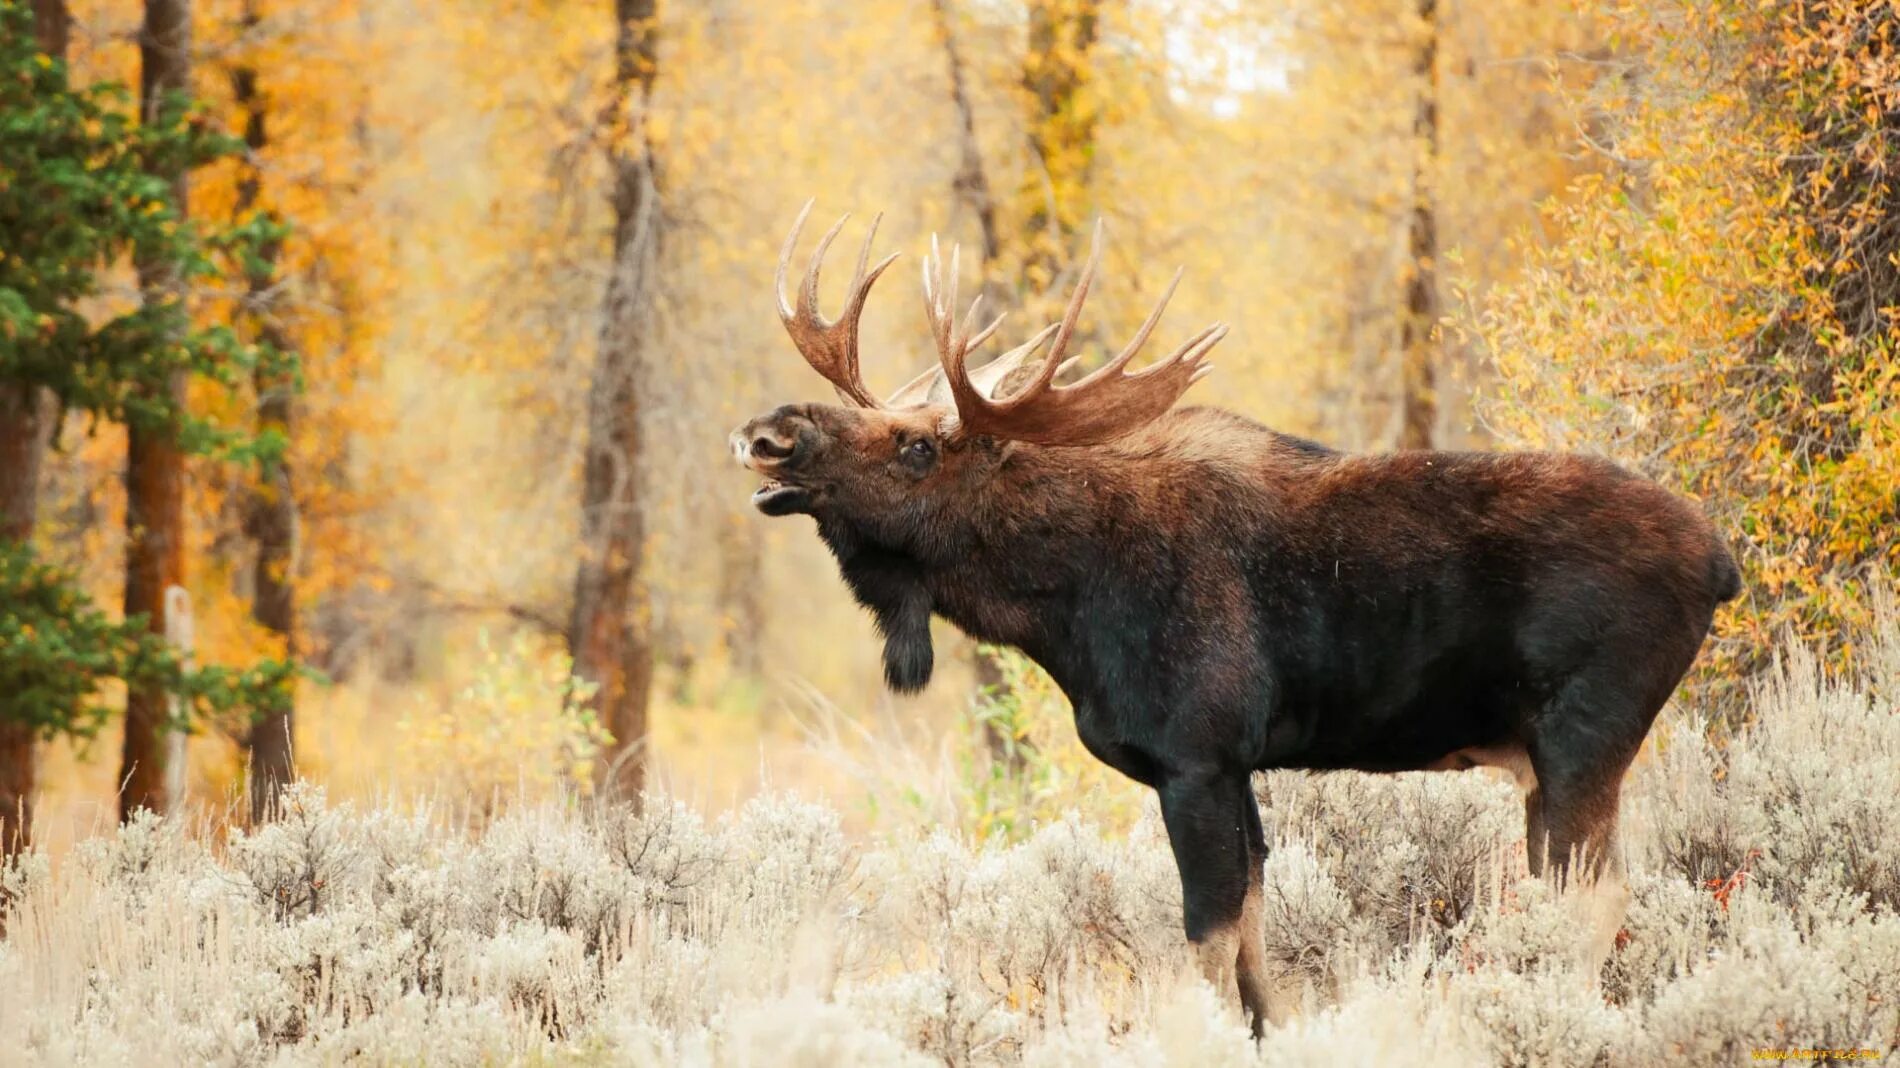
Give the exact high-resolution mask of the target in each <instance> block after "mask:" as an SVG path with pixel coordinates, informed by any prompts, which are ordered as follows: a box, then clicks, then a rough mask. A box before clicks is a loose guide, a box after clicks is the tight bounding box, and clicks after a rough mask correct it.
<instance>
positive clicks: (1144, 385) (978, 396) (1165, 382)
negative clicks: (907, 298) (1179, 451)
mask: <svg viewBox="0 0 1900 1068" xmlns="http://www.w3.org/2000/svg"><path fill="white" fill-rule="evenodd" d="M1101 259H1102V224H1101V222H1100V221H1097V222H1096V224H1095V236H1094V238H1093V240H1092V242H1091V244H1090V248H1089V259H1088V264H1087V266H1085V267H1083V268H1082V275H1081V277H1080V278H1079V279H1077V281H1076V284H1075V294H1074V296H1072V297H1070V298H1069V307H1068V310H1067V312H1065V313H1064V314H1063V316H1062V321H1061V322H1059V323H1052V324H1050V325H1049V326H1047V327H1044V328H1043V329H1042V330H1041V331H1039V332H1038V333H1037V334H1036V335H1035V336H1034V337H1032V338H1030V339H1029V340H1028V341H1026V342H1024V343H1023V344H1021V345H1018V346H1017V347H1016V348H1013V349H1011V350H1010V351H1008V352H1006V353H1004V354H1003V355H1001V356H999V357H997V358H996V359H995V360H992V361H991V362H990V363H988V364H986V365H984V367H983V368H982V369H981V370H980V371H977V372H974V373H973V372H971V371H970V369H969V366H968V360H969V356H970V352H971V350H972V349H974V348H976V347H977V346H978V345H980V344H982V343H983V342H984V340H986V339H987V338H988V337H989V336H990V335H991V334H993V333H995V331H996V328H997V327H998V326H1000V325H1001V324H1002V318H1001V317H1000V316H999V317H998V318H997V319H996V320H995V321H993V322H991V323H990V324H989V325H988V326H986V327H984V328H983V329H981V330H977V331H975V332H974V333H972V328H973V327H974V326H975V324H976V321H977V311H978V309H979V308H980V307H981V306H982V303H983V298H982V297H980V296H979V297H978V298H977V299H976V300H974V301H972V302H971V304H970V310H969V311H968V312H967V313H966V314H965V315H964V317H963V322H962V323H961V324H959V323H957V322H956V318H955V316H956V312H955V307H956V300H957V249H956V248H955V247H954V246H953V247H952V249H951V252H950V269H949V271H948V273H947V275H946V273H945V271H944V270H943V260H942V257H941V256H940V255H939V253H938V250H937V243H936V239H935V238H932V239H931V245H930V256H929V258H928V259H926V260H925V261H924V307H925V311H926V312H927V314H928V315H929V318H930V328H931V333H932V334H933V335H935V337H936V339H937V357H938V359H939V360H940V361H941V362H942V364H943V373H944V377H945V379H946V381H947V383H948V385H949V388H950V396H951V399H953V400H954V401H955V402H956V406H957V419H958V423H959V426H958V431H957V432H958V433H959V434H960V435H963V436H969V435H975V434H986V435H990V436H993V437H998V438H1006V439H1009V440H1012V441H1027V442H1031V443H1034V444H1037V445H1096V444H1100V443H1102V442H1104V441H1112V440H1114V439H1115V438H1118V437H1121V436H1122V435H1124V434H1127V433H1129V432H1130V431H1132V430H1135V429H1136V428H1138V427H1140V426H1142V425H1143V424H1145V423H1147V422H1149V421H1150V420H1153V419H1155V418H1157V417H1159V416H1160V415H1161V414H1162V413H1163V412H1166V411H1167V410H1168V409H1169V408H1171V407H1173V405H1174V402H1175V401H1176V400H1179V399H1180V397H1181V394H1182V393H1184V392H1186V391H1187V388H1188V386H1190V385H1192V384H1193V383H1194V382H1195V381H1196V380H1197V379H1199V378H1200V377H1201V376H1202V375H1205V374H1207V373H1208V372H1209V371H1211V370H1213V368H1212V367H1211V366H1210V365H1208V364H1206V363H1204V362H1202V357H1204V356H1206V355H1207V352H1208V350H1209V349H1212V348H1213V347H1214V346H1215V345H1216V344H1217V343H1219V341H1220V339H1221V338H1223V337H1226V336H1227V327H1226V326H1224V325H1222V324H1220V323H1215V324H1213V325H1211V326H1209V327H1207V328H1206V329H1204V330H1202V331H1201V332H1200V333H1198V334H1195V335H1194V336H1193V337H1191V338H1189V339H1188V340H1187V341H1186V342H1184V343H1183V344H1182V345H1181V346H1180V347H1179V348H1177V349H1175V350H1174V351H1173V352H1171V353H1169V354H1168V355H1167V356H1165V357H1163V358H1162V359H1161V360H1159V361H1157V362H1156V363H1155V365H1154V366H1152V367H1149V368H1147V369H1145V370H1142V371H1139V372H1136V373H1135V374H1127V373H1125V372H1124V371H1123V368H1125V367H1126V366H1127V365H1128V361H1130V360H1132V359H1134V358H1135V354H1136V353H1138V352H1140V351H1141V347H1142V346H1143V345H1144V344H1146V343H1147V341H1148V336H1149V335H1150V334H1152V333H1154V328H1155V325H1156V324H1157V323H1159V322H1160V321H1161V313H1162V311H1163V310H1164V309H1166V308H1167V306H1168V300H1169V298H1171V297H1173V296H1174V287H1175V286H1176V285H1178V284H1180V281H1181V272H1180V271H1176V272H1175V273H1174V280H1173V281H1172V282H1169V283H1168V289H1167V292H1165V293H1163V294H1161V300H1160V302H1159V303H1157V304H1156V305H1155V307H1154V311H1152V312H1149V313H1148V318H1147V320H1146V321H1144V322H1143V323H1142V324H1141V329H1140V330H1137V331H1136V332H1135V337H1134V339H1133V340H1132V341H1130V342H1129V343H1128V346H1127V347H1126V348H1124V349H1122V350H1121V352H1119V353H1117V354H1116V356H1115V358H1114V359H1112V360H1110V361H1108V363H1106V364H1104V365H1102V366H1101V367H1100V368H1098V369H1096V370H1095V371H1094V372H1093V373H1091V374H1090V375H1089V376H1088V377H1086V378H1084V379H1082V380H1081V381H1080V382H1076V383H1075V384H1073V385H1068V386H1058V385H1055V384H1054V382H1055V377H1056V375H1057V374H1058V373H1059V372H1060V371H1062V370H1063V369H1064V368H1065V367H1068V366H1069V365H1071V364H1072V363H1073V362H1074V361H1073V360H1072V359H1069V358H1067V355H1066V354H1067V350H1068V346H1069V340H1070V338H1072V337H1073V336H1074V335H1075V324H1076V321H1077V320H1078V319H1080V318H1081V315H1082V305H1083V303H1084V302H1085V301H1086V300H1087V299H1088V294H1089V287H1090V286H1091V285H1092V284H1094V281H1095V269H1096V267H1097V266H1098V265H1099V264H1100V262H1101ZM1052 337H1053V339H1054V340H1053V341H1051V340H1050V339H1051V338H1052ZM1045 343H1048V345H1049V352H1048V354H1047V355H1046V356H1044V357H1043V361H1042V365H1041V366H1040V367H1039V368H1037V371H1036V374H1035V377H1034V378H1033V379H1031V380H1030V381H1029V382H1028V383H1027V384H1025V385H1024V386H1023V387H1022V388H1020V389H1018V390H1016V391H1015V392H1014V393H1013V394H1012V395H1011V396H1009V397H1004V398H998V399H994V400H992V399H991V397H990V396H989V394H990V392H991V391H992V390H995V389H997V388H998V387H999V386H1000V385H1001V384H1002V379H1003V378H1004V377H1005V376H1007V375H1008V374H1009V373H1010V372H1012V371H1014V370H1016V368H1017V367H1019V366H1021V364H1022V363H1023V361H1024V360H1025V359H1026V358H1027V357H1028V356H1029V355H1030V354H1031V353H1033V352H1035V351H1036V350H1037V349H1039V348H1041V347H1042V346H1043V345H1044V344H1045ZM979 375H980V376H982V378H983V379H984V381H981V382H978V381H976V380H975V379H976V377H977V376H979ZM992 379H993V380H994V381H991V380H992Z"/></svg>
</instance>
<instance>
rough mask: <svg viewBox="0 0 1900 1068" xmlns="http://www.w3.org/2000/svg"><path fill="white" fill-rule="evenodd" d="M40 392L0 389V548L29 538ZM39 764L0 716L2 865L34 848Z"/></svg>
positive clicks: (46, 413) (40, 441)
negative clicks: (1, 544)
mask: <svg viewBox="0 0 1900 1068" xmlns="http://www.w3.org/2000/svg"><path fill="white" fill-rule="evenodd" d="M44 392H45V391H43V390H42V389H40V387H38V386H35V385H31V384H29V383H24V382H4V383H0V542H7V541H11V542H20V543H26V542H28V541H31V540H32V538H33V525H34V521H35V520H36V519H37V518H38V511H39V492H38V491H39V477H40V460H41V458H42V457H43V456H45V455H46V438H47V429H48V426H49V424H50V423H51V422H52V419H51V405H49V404H47V403H46V397H45V395H44ZM37 760H38V758H37V756H36V754H35V752H34V738H33V728H31V727H29V726H27V725H26V724H25V723H16V722H14V721H13V720H10V719H7V718H5V717H4V715H0V860H4V859H5V858H6V857H9V856H12V855H13V854H14V853H15V852H17V851H19V850H22V849H25V848H26V847H27V846H28V845H30V844H31V843H32V833H33V792H34V789H35V786H36V783H37V778H38V776H37V770H38V765H37Z"/></svg>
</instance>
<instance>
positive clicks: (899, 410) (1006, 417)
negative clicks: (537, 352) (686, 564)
mask: <svg viewBox="0 0 1900 1068" xmlns="http://www.w3.org/2000/svg"><path fill="white" fill-rule="evenodd" d="M810 212H811V205H810V204H809V203H807V204H806V205H805V209H804V210H803V211H801V212H800V213H799V216H798V220H797V222H796V223H794V224H793V226H792V232H791V235H790V236H789V237H788V238H787V239H786V241H785V247H784V249H783V251H782V252H781V253H780V255H779V263H778V276H777V284H776V289H777V292H778V311H779V318H780V319H781V320H783V322H784V323H785V329H786V332H787V333H789V334H790V335H791V337H792V342H793V343H794V344H795V345H796V346H797V347H798V351H799V353H800V354H802V355H803V356H804V357H805V361H806V362H807V363H809V364H811V366H812V369H813V370H815V371H817V372H818V373H819V374H820V375H823V376H824V378H825V380H826V381H828V382H830V383H831V385H832V388H833V389H835V390H836V391H837V394H838V398H839V400H840V401H841V402H842V403H841V404H838V405H826V404H794V405H786V406H784V407H781V408H777V409H775V410H773V411H771V412H768V413H766V414H765V415H762V416H760V417H758V418H756V419H754V420H752V421H751V422H749V423H747V424H746V425H744V426H743V427H740V428H739V429H738V430H736V431H734V432H733V435H732V448H733V452H734V454H735V455H736V456H737V457H738V459H739V460H740V462H741V463H743V464H744V465H745V466H747V467H748V468H750V469H751V470H753V471H754V472H756V473H758V474H759V475H762V476H763V477H764V479H765V483H764V485H763V486H761V487H760V489H759V491H758V492H757V493H756V494H754V495H753V498H752V500H753V503H754V504H755V505H756V506H757V507H758V509H759V510H760V511H761V512H764V513H765V514H766V515H772V516H781V515H790V514H793V513H807V514H811V515H814V516H818V517H820V518H821V520H822V519H823V518H826V517H835V518H837V519H840V520H843V521H846V522H849V523H851V524H852V525H854V526H859V527H864V528H871V529H877V530H880V531H883V532H886V533H889V534H891V535H893V536H894V538H895V539H896V540H897V541H899V542H901V543H905V544H909V543H914V542H916V541H917V540H919V539H920V538H926V537H927V536H928V534H929V532H928V530H927V529H926V528H927V526H928V524H929V523H931V522H932V520H933V519H938V518H941V517H942V515H943V513H944V511H945V510H946V509H951V508H957V509H964V510H967V509H968V508H969V507H970V504H971V501H972V499H973V497H974V496H975V495H977V494H980V493H982V492H983V490H984V484H985V482H986V481H987V480H988V479H989V477H990V476H991V475H992V474H993V473H994V471H995V469H996V465H997V461H998V459H999V458H1000V457H1001V456H1002V455H1003V454H1004V453H1005V452H1006V451H1007V450H1008V449H1009V448H1010V447H1011V446H1012V445H1014V444H1016V443H1029V444H1033V445H1039V446H1084V445H1097V444H1101V443H1102V442H1106V441H1110V440H1113V439H1115V438H1119V437H1122V436H1123V435H1126V434H1127V433H1129V432H1130V431H1133V430H1135V429H1137V428H1139V427H1141V426H1143V425H1145V424H1147V423H1149V422H1150V421H1152V420H1153V419H1155V418H1156V417H1157V416H1159V415H1161V414H1162V413H1164V412H1166V411H1167V410H1168V409H1169V408H1170V407H1172V406H1173V404H1174V402H1175V401H1176V400H1177V399H1178V398H1179V397H1180V396H1181V394H1182V393H1183V392H1185V391H1186V390H1187V388H1188V386H1189V385H1191V384H1193V383H1194V382H1195V381H1197V380H1198V379H1200V378H1201V377H1202V376H1203V375H1205V374H1207V373H1208V372H1209V371H1210V370H1212V367H1211V366H1210V365H1209V364H1208V363H1207V362H1206V360H1205V357H1206V355H1207V353H1208V350H1210V349H1212V348H1213V347H1214V345H1215V344H1216V343H1217V342H1219V341H1220V339H1221V338H1222V337H1223V336H1225V335H1226V333H1227V328H1226V327H1224V326H1221V325H1219V324H1214V325H1211V326H1208V327H1207V328H1205V329H1203V330H1201V331H1200V332H1199V333H1197V334H1195V335H1194V336H1192V337H1190V338H1189V339H1188V340H1187V341H1185V342H1183V343H1182V344H1181V345H1180V346H1179V347H1178V348H1176V349H1175V350H1174V351H1173V352H1171V353H1169V354H1168V355H1167V356H1166V357H1164V358H1163V359H1161V360H1160V361H1158V362H1156V363H1155V364H1154V365H1153V366H1151V367H1148V368H1147V369H1145V370H1142V371H1140V372H1137V373H1133V374H1131V373H1129V372H1128V370H1127V367H1128V364H1129V362H1130V361H1132V360H1133V359H1134V358H1135V356H1136V355H1137V354H1138V353H1140V352H1141V350H1142V347H1143V346H1144V345H1145V344H1146V343H1147V341H1148V338H1149V335H1151V334H1152V333H1153V332H1154V329H1155V326H1156V324H1157V323H1158V322H1159V321H1160V319H1161V313H1162V312H1163V310H1165V309H1166V308H1167V305H1168V300H1169V298H1170V297H1172V296H1173V294H1174V289H1175V285H1176V284H1178V283H1179V282H1180V279H1181V275H1180V273H1179V272H1177V273H1176V274H1175V278H1174V282H1173V283H1170V284H1169V286H1168V289H1167V291H1166V292H1165V293H1163V294H1162V296H1161V299H1160V301H1159V302H1157V303H1156V305H1155V308H1154V311H1153V312H1152V313H1150V314H1149V316H1148V318H1147V321H1146V322H1144V323H1142V325H1141V328H1140V329H1139V330H1138V331H1136V333H1135V336H1134V339H1133V340H1131V341H1130V342H1129V343H1128V345H1127V346H1126V347H1125V348H1123V349H1122V350H1121V352H1120V353H1118V354H1117V355H1116V356H1115V357H1114V358H1113V359H1111V360H1109V361H1108V362H1107V363H1106V364H1104V365H1102V366H1101V367H1100V368H1098V369H1096V370H1095V371H1094V372H1093V373H1091V374H1089V375H1087V376H1086V377H1084V378H1083V379H1081V380H1080V381H1078V382H1075V383H1074V384H1071V385H1058V384H1057V382H1056V379H1057V376H1058V375H1060V374H1062V373H1063V372H1064V371H1065V370H1067V369H1069V368H1071V367H1072V366H1074V364H1075V362H1076V360H1075V358H1073V357H1070V356H1069V354H1068V349H1069V344H1070V341H1071V340H1072V339H1073V338H1074V336H1075V329H1076V323H1077V321H1078V320H1079V318H1080V317H1081V314H1082V307H1083V304H1084V302H1085V301H1086V300H1087V299H1088V294H1089V289H1090V287H1091V286H1092V285H1093V284H1094V281H1095V273H1096V269H1097V267H1098V266H1099V264H1100V261H1101V253H1102V226H1101V224H1100V223H1097V224H1096V227H1095V235H1094V242H1093V245H1092V248H1091V251H1090V254H1089V258H1088V262H1087V264H1086V265H1085V266H1084V267H1083V269H1082V273H1081V275H1080V278H1079V280H1078V281H1077V282H1076V286H1075V291H1074V295H1073V296H1072V297H1071V299H1070V301H1069V304H1068V308H1067V311H1066V313H1065V314H1064V315H1063V317H1062V320H1061V321H1060V322H1057V323H1052V324H1050V325H1048V326H1047V327H1045V328H1043V329H1042V330H1040V331H1038V332H1037V333H1036V334H1035V335H1034V336H1033V337H1031V338H1030V339H1029V340H1027V341H1025V342H1023V343H1022V344H1020V345H1018V346H1016V347H1015V348H1013V349H1010V350H1009V351H1008V352H1006V353H1004V354H1003V355H1001V356H999V357H997V358H996V359H994V360H992V361H990V362H989V363H987V364H985V365H984V366H982V367H980V368H977V369H975V370H971V369H970V368H969V366H968V364H969V358H970V355H971V354H972V353H973V352H975V351H976V349H977V348H978V347H979V346H981V345H982V344H983V343H984V342H985V341H987V340H988V339H989V338H990V337H991V335H993V334H995V332H996V330H997V328H998V327H1000V326H1001V325H1002V322H1003V317H1002V316H998V317H997V318H996V319H994V320H992V321H990V322H989V323H988V324H987V325H985V326H982V327H981V328H980V329H979V328H978V327H977V324H978V323H979V321H980V320H979V318H978V316H979V315H980V313H981V311H982V303H983V300H982V298H981V297H978V298H976V299H975V300H974V301H972V302H971V303H970V307H969V310H968V311H967V312H966V313H965V314H964V316H963V318H962V320H961V321H960V322H959V321H958V320H957V317H956V305H957V268H958V250H957V249H956V248H954V247H953V248H952V249H951V253H950V258H949V261H948V263H947V264H946V263H945V261H944V259H943V257H942V256H941V255H940V254H939V251H938V247H937V242H936V239H935V238H934V237H933V238H932V239H931V250H930V255H929V256H927V257H926V258H925V260H924V270H923V287H924V310H925V313H926V315H927V316H928V318H929V321H930V328H931V333H932V335H933V336H934V337H935V339H936V344H937V357H938V361H939V366H937V367H933V368H931V369H930V370H928V371H926V372H925V373H923V374H922V375H919V376H918V377H917V378H916V379H914V380H912V381H911V382H910V383H908V384H907V385H905V386H904V387H903V388H901V389H899V390H898V391H897V392H895V393H893V394H891V395H890V396H889V397H887V398H885V399H884V400H882V401H880V400H878V399H877V397H875V396H874V395H873V394H872V393H871V391H870V390H869V389H867V388H866V387H865V385H864V380H863V378H862V377H861V375H860V374H859V370H858V368H859V366H860V363H859V355H858V320H859V317H860V316H861V315H862V314H863V313H864V304H865V300H866V298H867V297H868V296H869V295H870V292H871V287H872V286H873V285H875V284H876V283H877V280H878V278H879V277H880V276H881V275H883V273H884V271H885V270H886V269H887V268H889V267H890V265H891V264H892V262H893V261H895V260H896V259H897V254H896V253H893V254H891V255H890V256H887V257H885V258H884V259H883V260H881V261H879V262H878V263H877V264H876V266H870V265H869V263H870V256H871V247H872V241H873V239H874V238H875V237H876V236H877V224H878V218H881V216H879V217H878V218H874V219H873V220H872V222H871V227H870V232H869V233H868V234H867V235H866V236H865V239H864V245H863V247H862V248H861V249H860V250H859V252H858V262H857V270H856V272H855V273H854V274H853V276H852V279H851V285H850V288H849V290H848V295H847V297H846V299H845V306H844V310H843V312H842V313H841V314H840V315H839V316H838V318H837V319H835V320H827V319H826V318H824V317H823V316H822V315H821V314H820V313H819V311H818V308H817V303H818V278H819V270H820V268H821V267H822V265H823V261H824V256H825V252H826V250H827V249H829V248H830V247H831V243H832V241H833V240H834V239H836V238H837V236H838V234H839V232H840V231H841V230H842V229H843V228H844V225H845V222H846V221H847V220H848V219H849V218H850V217H849V216H846V217H845V218H843V219H840V220H838V222H837V224H836V225H834V226H833V227H832V228H831V229H830V230H829V231H827V232H826V233H825V235H824V237H823V238H821V239H820V240H819V242H818V247H817V249H816V250H815V251H814V252H813V253H812V257H811V263H810V266H809V267H808V268H807V270H806V272H805V277H804V281H803V283H802V284H801V285H800V286H799V287H798V296H797V301H796V304H795V305H790V304H787V303H786V302H785V277H786V273H787V270H788V268H789V266H790V263H791V258H792V252H793V249H794V248H795V246H796V245H797V242H798V236H799V234H800V232H801V231H802V230H803V229H804V225H805V218H806V216H807V215H808V214H810ZM1045 349H1046V351H1044V350H1045ZM1038 352H1043V353H1044V354H1043V356H1042V358H1041V360H1040V361H1039V362H1038V363H1034V364H1030V363H1029V362H1028V361H1029V360H1030V357H1032V356H1034V355H1036V354H1037V353H1038Z"/></svg>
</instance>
